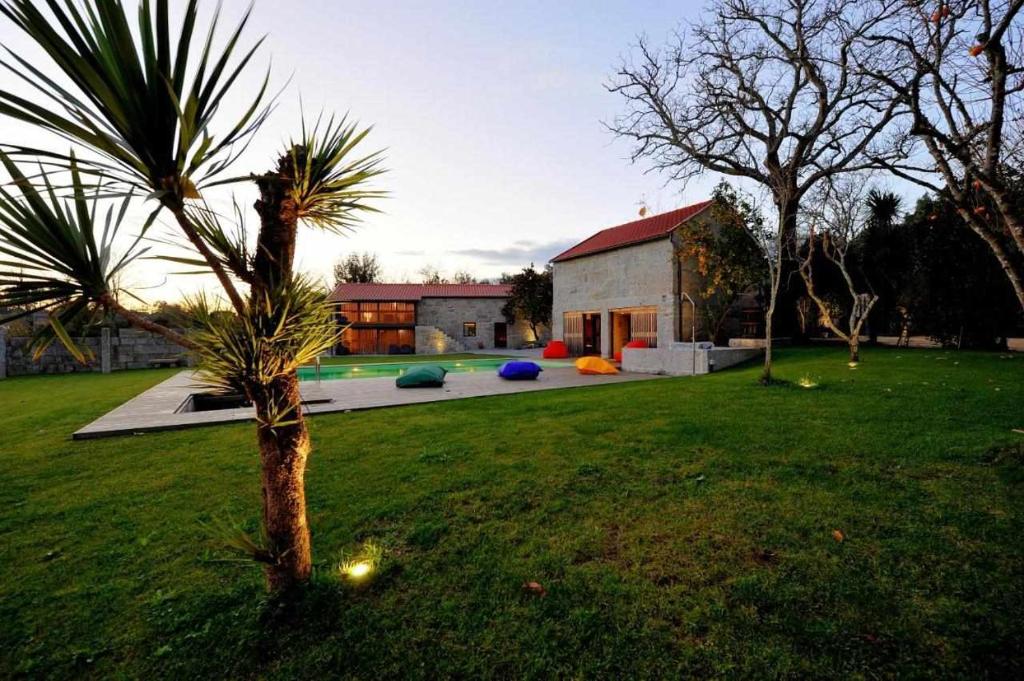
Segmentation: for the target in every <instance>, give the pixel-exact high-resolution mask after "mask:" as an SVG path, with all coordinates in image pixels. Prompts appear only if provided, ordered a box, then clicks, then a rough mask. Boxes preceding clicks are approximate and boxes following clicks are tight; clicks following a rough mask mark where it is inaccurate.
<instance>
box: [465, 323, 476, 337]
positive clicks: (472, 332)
mask: <svg viewBox="0 0 1024 681" xmlns="http://www.w3.org/2000/svg"><path fill="white" fill-rule="evenodd" d="M462 335H463V336H464V337H466V338H474V337H475V336H476V322H462Z"/></svg>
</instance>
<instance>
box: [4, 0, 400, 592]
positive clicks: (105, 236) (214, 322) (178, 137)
mask: <svg viewBox="0 0 1024 681" xmlns="http://www.w3.org/2000/svg"><path fill="white" fill-rule="evenodd" d="M197 4H198V0H189V2H188V3H187V5H186V6H185V7H184V8H183V13H182V17H181V22H180V25H179V26H178V27H177V29H178V30H177V32H175V31H172V28H171V22H170V19H169V7H168V2H167V0H156V1H155V3H154V2H151V1H150V0H140V5H139V8H138V22H137V25H136V27H135V33H134V35H133V32H132V26H131V22H130V21H129V18H128V14H127V12H126V10H125V8H124V7H123V6H122V4H121V2H120V1H119V0H88V1H87V2H85V3H84V4H83V3H79V2H75V0H52V1H51V2H49V3H47V7H48V13H44V12H43V11H42V10H41V9H39V8H38V7H37V6H36V3H34V2H33V1H32V0H0V14H2V15H3V16H5V17H6V18H7V19H8V20H9V21H10V22H12V23H13V24H14V26H15V27H17V28H18V29H20V30H21V31H23V32H24V33H25V34H26V35H27V36H29V37H30V38H31V39H32V40H34V41H35V42H36V43H37V44H38V45H39V46H40V47H41V48H42V49H43V50H44V51H45V52H46V54H47V55H48V56H49V58H50V61H51V64H50V65H51V66H53V67H56V69H57V70H58V71H59V72H60V73H62V74H63V76H64V77H65V78H66V80H67V81H68V82H69V83H70V84H62V83H60V82H58V81H57V80H55V79H54V78H51V77H50V76H48V75H47V73H49V72H51V70H47V69H46V68H43V67H39V66H36V65H34V64H32V63H30V62H29V61H27V60H26V59H25V58H23V57H22V56H20V55H18V54H14V53H13V52H10V51H8V53H7V55H6V56H5V57H3V58H0V64H2V65H3V66H4V67H6V69H7V71H9V72H10V73H11V74H12V75H14V76H18V77H20V78H21V79H22V80H23V81H24V82H25V83H27V84H28V85H29V86H31V88H34V90H35V92H36V93H37V94H38V95H39V96H40V98H39V99H38V100H37V101H34V100H32V99H28V98H25V97H23V96H20V95H17V94H15V93H13V92H12V91H9V90H6V89H3V88H2V87H0V115H6V116H8V117H11V118H15V119H18V120H21V121H23V122H26V123H28V124H31V125H33V126H36V127H38V128H41V129H44V130H48V131H50V132H52V133H54V134H56V135H57V136H59V137H60V138H62V139H63V140H65V141H67V142H70V143H71V144H72V145H73V146H74V147H75V148H76V149H78V152H79V154H80V156H79V157H77V158H76V154H75V152H71V153H68V154H61V153H54V152H52V151H46V150H40V149H31V148H25V147H20V146H17V145H12V144H8V145H7V147H8V151H9V153H4V152H2V151H0V161H2V163H3V165H4V166H5V168H6V170H7V172H8V174H10V175H11V177H12V179H13V181H14V182H13V184H14V185H15V186H16V187H17V190H18V192H19V193H20V196H17V195H15V194H14V193H13V192H8V191H6V190H4V191H0V307H4V306H17V307H18V310H19V311H18V312H17V313H16V314H15V316H21V315H25V314H31V313H33V312H36V311H39V310H45V311H47V312H49V314H50V319H51V324H50V327H49V330H48V332H47V335H46V336H45V337H41V338H40V339H39V341H38V343H37V347H42V346H44V345H45V344H46V343H48V342H50V341H51V340H53V339H55V338H56V339H59V340H61V341H62V342H64V343H65V344H66V345H68V346H70V347H73V343H72V341H71V338H70V336H69V334H68V333H67V330H66V327H67V324H68V323H70V322H73V321H74V322H81V321H89V320H91V319H93V318H95V317H96V316H97V315H101V314H104V313H108V312H110V311H116V312H118V313H120V314H122V315H123V316H124V317H126V318H127V319H128V320H129V321H130V322H131V323H133V324H135V325H137V326H140V327H142V328H145V329H147V330H149V331H152V332H155V333H160V334H162V335H164V336H165V337H167V338H169V339H171V340H173V341H174V342H176V343H179V344H181V345H182V346H184V347H186V348H188V349H189V350H190V351H192V352H193V353H194V354H195V355H196V357H197V358H198V361H199V370H200V375H201V376H202V377H203V379H204V380H205V381H207V382H208V383H209V384H211V385H212V386H214V387H215V388H217V389H220V390H234V391H240V392H242V393H243V394H245V395H246V396H247V397H248V398H249V399H250V400H251V401H252V402H253V404H254V405H255V408H256V417H257V424H256V432H257V441H258V444H259V451H260V461H261V468H262V490H263V495H262V497H263V530H264V534H265V537H266V540H265V545H262V546H257V545H256V544H253V545H252V551H251V553H252V555H253V557H254V558H256V559H258V560H260V561H262V562H264V563H265V571H266V576H267V582H268V586H269V588H270V589H271V590H272V591H273V592H275V593H277V594H287V593H290V592H292V591H293V590H294V589H295V588H296V587H298V586H301V585H302V584H303V583H305V582H306V581H307V580H308V579H309V576H310V572H311V565H312V563H311V549H310V535H309V528H308V524H307V521H306V502H305V484H304V474H305V469H306V459H307V457H308V455H309V451H310V440H309V432H308V430H307V428H306V423H305V421H304V418H303V414H302V409H301V397H300V394H299V383H298V377H297V368H298V366H300V365H301V364H303V363H305V362H308V361H310V360H311V359H313V358H315V357H316V356H317V355H318V354H319V353H321V352H323V351H324V350H325V349H326V348H328V347H330V346H331V345H332V344H333V343H334V342H335V339H336V336H337V329H336V327H335V324H334V321H333V315H332V314H331V308H330V306H329V304H328V303H327V301H326V299H325V297H324V295H323V293H322V292H320V291H318V290H317V287H316V286H314V285H313V284H312V283H311V282H310V281H309V280H307V279H306V278H304V277H302V276H301V275H297V274H296V273H295V272H294V271H293V264H294V254H295V246H296V240H297V228H298V223H299V222H300V221H301V222H304V223H307V224H309V225H312V226H315V227H319V228H323V229H329V230H334V231H340V230H344V229H349V228H351V227H353V226H354V224H355V223H356V222H357V221H358V218H359V214H360V213H361V212H364V211H370V210H374V209H373V207H372V204H373V201H374V200H375V199H377V198H380V197H381V196H382V193H381V192H379V191H375V190H373V189H369V188H367V184H368V183H369V182H370V181H371V180H373V178H375V177H376V176H377V175H379V174H380V173H381V172H383V170H382V168H381V167H380V161H381V157H380V154H379V153H370V154H366V155H361V154H359V153H357V151H356V149H357V147H358V145H359V144H360V143H361V142H362V141H363V140H364V138H365V136H366V134H367V132H368V130H367V129H360V128H359V127H358V126H357V125H355V124H353V123H351V122H349V121H348V120H346V119H345V118H341V119H335V118H330V119H327V120H318V121H317V124H316V125H313V126H311V127H307V126H306V125H305V124H304V123H303V125H302V128H301V130H300V134H299V135H298V137H297V139H294V140H292V141H291V142H290V143H289V144H288V145H287V147H286V149H285V150H284V151H283V152H282V154H281V155H280V157H279V158H278V159H277V163H276V166H275V167H274V169H273V170H271V171H269V172H266V173H261V174H258V175H249V176H245V177H227V178H225V177H224V176H225V174H226V173H227V172H228V171H229V170H230V169H231V167H232V166H233V163H234V161H235V160H236V159H237V157H238V155H239V154H240V153H241V150H242V149H244V148H245V147H246V145H247V143H248V142H249V141H250V140H251V138H252V136H253V134H254V133H255V132H256V131H257V130H258V129H259V128H260V126H261V124H262V123H263V122H264V120H265V119H266V117H267V115H268V113H269V111H270V109H271V106H272V104H273V98H272V97H269V96H268V95H267V87H268V81H269V78H268V77H264V78H263V80H262V85H261V86H260V87H259V89H258V90H256V91H255V92H245V93H239V92H235V90H236V89H237V88H236V84H237V83H238V79H239V76H240V75H241V74H242V73H243V72H244V71H245V69H246V68H247V66H248V65H249V64H250V63H251V61H252V58H253V56H254V54H255V52H256V50H257V49H258V47H259V45H260V43H261V42H262V41H257V42H256V43H255V44H254V45H253V46H252V47H250V48H248V49H245V50H240V48H239V47H238V45H239V41H240V38H241V35H242V32H243V29H244V28H245V25H246V23H247V22H248V19H249V13H248V12H246V14H245V15H244V16H243V17H242V19H241V21H240V22H239V23H238V25H237V26H236V27H235V29H234V30H233V31H232V32H231V33H230V34H229V35H228V36H227V39H226V41H225V42H224V43H223V48H222V49H221V50H220V51H219V52H217V51H215V50H214V49H213V47H212V46H213V43H214V33H215V28H216V25H217V19H218V13H217V12H215V13H214V14H213V16H212V19H211V22H210V26H209V29H208V31H207V32H206V35H205V37H204V38H202V39H201V40H199V41H197V40H196V39H195V38H196V23H197V14H198V6H197ZM250 98H251V101H252V104H251V106H249V108H248V109H247V110H246V111H245V112H243V114H242V115H241V116H240V117H238V118H237V119H236V120H233V121H231V122H229V123H228V124H227V125H221V124H220V123H219V120H218V117H217V116H216V114H217V111H218V109H219V108H220V106H221V105H222V104H223V103H224V102H227V101H232V100H234V101H239V100H243V101H249V99H250ZM18 156H29V157H35V158H36V159H37V160H38V172H34V174H33V175H32V176H31V179H30V176H29V174H28V173H26V172H25V171H24V170H23V169H22V168H21V167H19V166H18V164H17V163H15V161H14V160H13V159H14V158H15V157H18ZM55 166H56V167H57V168H58V169H63V170H56V171H55ZM63 171H68V172H69V174H70V180H69V182H68V184H67V185H66V186H67V187H69V188H70V190H71V196H70V197H67V198H64V199H62V198H61V197H60V193H61V189H60V187H61V185H58V184H57V183H56V182H55V181H54V180H51V175H52V174H53V173H54V172H62V173H63ZM39 178H41V182H40V180H39ZM33 180H35V181H33ZM242 180H250V181H253V182H255V184H256V185H257V187H258V189H259V200H258V201H257V202H256V204H255V208H256V212H257V215H258V216H259V219H260V227H259V231H258V234H257V236H256V239H255V247H254V248H250V247H249V245H248V244H247V240H246V233H245V226H244V221H243V220H242V219H241V218H242V211H241V210H240V209H238V208H237V206H236V218H237V219H236V220H235V224H234V225H231V224H225V222H226V220H225V219H224V218H222V217H221V216H219V215H218V214H217V213H216V212H214V211H213V210H211V209H210V208H209V207H208V206H207V205H206V204H205V202H204V201H203V200H202V193H203V192H204V191H205V190H206V189H207V188H209V187H213V186H216V185H218V184H226V183H229V182H237V181H242ZM39 185H41V186H39ZM55 187H56V188H55ZM90 191H95V194H94V195H93V196H92V197H91V198H90V197H89V196H88V195H87V194H88V193H89V192H90ZM133 193H141V194H143V195H146V196H148V197H149V198H150V199H152V200H155V201H156V203H157V207H156V210H155V211H153V213H152V214H151V215H150V218H149V220H147V221H146V223H145V224H143V225H141V226H140V230H139V235H138V236H137V237H136V240H135V242H134V243H133V244H132V245H131V247H130V248H129V249H128V250H127V251H126V252H125V253H124V254H123V255H121V256H120V257H116V256H115V255H114V248H113V240H114V236H115V235H116V234H117V233H118V231H119V229H122V227H123V223H124V221H125V214H126V209H127V206H128V202H129V201H130V200H131V197H132V194H133ZM111 194H114V195H118V194H119V195H120V196H121V197H122V198H121V204H120V206H119V208H118V210H117V211H116V212H115V211H114V210H112V209H110V210H108V211H107V212H106V215H105V217H103V213H102V211H99V210H97V207H98V204H99V203H101V202H103V201H106V200H109V199H108V198H107V197H109V196H110V195H111ZM160 213H168V214H170V215H171V216H172V217H173V220H174V223H175V225H176V226H177V228H178V229H179V230H180V232H181V234H182V235H183V236H184V237H185V238H186V239H187V241H188V243H189V244H190V245H191V247H192V248H193V249H194V251H195V255H194V257H186V258H180V257H178V258H171V259H173V260H176V261H178V262H183V263H187V264H189V265H193V266H199V267H201V268H203V269H205V270H208V271H211V272H213V274H215V275H216V277H217V279H218V281H219V282H220V285H221V287H222V290H223V294H224V296H225V297H226V298H227V301H228V303H229V304H230V307H231V314H227V315H225V314H223V313H216V314H215V312H216V311H215V310H214V309H213V308H214V305H213V303H211V302H210V297H208V296H206V295H201V296H199V298H198V299H197V300H196V301H194V305H193V314H194V317H195V319H194V322H195V325H196V327H197V330H196V331H194V332H192V333H190V334H188V335H186V336H182V335H180V334H178V333H176V332H174V331H172V330H171V329H168V328H166V327H163V326H161V325H159V324H156V323H153V322H150V321H147V320H145V319H143V318H141V317H140V316H138V315H135V314H133V313H132V312H131V311H130V310H128V309H126V308H125V307H124V306H123V305H122V303H121V302H120V301H121V300H122V299H123V296H124V295H130V293H129V292H127V291H122V290H120V289H119V288H118V286H117V283H116V282H117V281H118V275H119V274H120V273H121V272H122V271H123V270H124V269H125V267H127V266H128V265H129V264H130V263H131V262H133V261H134V260H135V259H137V258H138V257H139V256H140V255H142V253H143V252H145V250H146V249H145V248H142V247H141V246H140V241H139V238H141V236H142V235H144V234H145V232H146V229H147V228H148V227H149V225H150V224H151V223H152V221H153V220H154V219H155V218H156V217H157V215H158V214H160ZM97 216H100V217H97ZM101 223H102V224H101ZM97 234H99V236H97ZM246 288H247V289H248V295H244V292H245V289H246ZM0 321H4V320H0Z"/></svg>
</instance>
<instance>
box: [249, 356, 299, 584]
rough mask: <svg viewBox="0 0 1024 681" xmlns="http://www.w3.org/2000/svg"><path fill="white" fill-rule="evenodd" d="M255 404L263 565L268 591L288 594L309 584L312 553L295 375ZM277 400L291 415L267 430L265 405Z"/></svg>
mask: <svg viewBox="0 0 1024 681" xmlns="http://www.w3.org/2000/svg"><path fill="white" fill-rule="evenodd" d="M261 397H262V399H259V400H256V414H257V417H258V419H259V425H258V426H257V440H258V442H259V448H260V464H261V473H262V476H261V477H262V492H263V527H264V531H265V532H266V538H267V544H268V546H267V549H268V550H269V552H270V556H271V561H270V562H269V563H268V564H267V566H266V576H267V585H268V587H269V588H270V590H271V592H273V593H276V594H287V593H290V592H293V591H295V590H296V588H298V587H300V586H301V585H302V584H304V583H305V582H307V581H308V580H309V576H310V571H311V570H312V551H311V544H310V536H309V525H308V523H307V522H306V458H307V457H308V456H309V451H310V443H309V431H308V429H307V428H306V422H305V419H304V418H303V415H302V409H301V399H302V398H301V396H300V395H299V380H298V377H297V376H295V375H294V374H292V375H289V376H285V377H283V378H280V379H278V380H276V381H275V382H274V383H273V384H271V386H269V389H268V390H267V392H266V393H265V394H264V395H262V396H261ZM275 399H280V400H282V401H284V402H286V403H287V404H288V405H289V407H292V406H293V405H299V406H298V408H294V413H293V414H291V415H289V416H288V417H287V418H286V419H285V420H286V421H288V423H286V424H285V425H277V426H271V425H269V423H268V422H269V421H270V420H271V418H272V414H270V413H269V411H268V406H270V405H272V404H273V402H274V400H275Z"/></svg>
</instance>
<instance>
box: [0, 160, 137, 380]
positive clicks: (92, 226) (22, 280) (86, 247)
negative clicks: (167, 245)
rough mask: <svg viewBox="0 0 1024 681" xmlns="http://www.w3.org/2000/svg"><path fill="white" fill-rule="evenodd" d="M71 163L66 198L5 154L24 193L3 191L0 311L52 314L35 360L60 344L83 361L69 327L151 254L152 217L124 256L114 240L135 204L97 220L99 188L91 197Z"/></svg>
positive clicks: (91, 313)
mask: <svg viewBox="0 0 1024 681" xmlns="http://www.w3.org/2000/svg"><path fill="white" fill-rule="evenodd" d="M70 159H71V166H70V170H71V173H70V178H71V179H70V185H69V186H70V188H71V190H72V192H71V194H72V195H71V197H70V198H64V197H59V196H58V194H57V191H56V189H55V188H54V185H53V183H52V182H51V180H50V176H49V175H48V174H47V173H46V172H45V171H43V170H42V168H40V171H39V173H38V174H37V177H39V178H41V179H42V187H37V186H36V185H34V184H33V183H32V182H30V181H29V179H28V177H27V176H26V175H25V173H24V172H23V171H22V170H21V168H19V167H18V166H17V165H16V164H15V163H14V162H13V161H12V160H11V159H10V157H9V156H7V155H6V154H4V152H2V151H0V164H2V165H3V167H4V168H5V169H6V171H7V173H8V174H9V175H10V176H11V179H12V182H11V184H13V185H14V186H15V187H17V190H18V192H19V194H20V195H15V194H14V193H12V191H9V190H8V189H7V187H5V186H3V185H0V308H10V309H11V310H13V311H12V312H9V313H8V314H7V315H6V316H5V317H3V318H2V319H0V322H5V321H10V320H12V319H17V318H19V317H24V316H27V315H30V314H32V313H33V312H37V311H40V310H45V311H48V312H50V320H51V324H50V327H49V328H48V329H46V330H45V331H43V332H42V334H41V335H40V336H39V337H38V338H37V339H36V341H35V342H34V343H33V347H34V350H35V352H36V354H37V355H38V354H39V353H41V352H42V351H43V350H45V349H46V347H47V346H48V345H49V344H50V343H51V342H52V341H53V340H54V339H57V340H60V341H62V342H63V343H64V344H65V345H68V349H69V350H70V351H71V352H72V353H73V354H76V356H78V357H80V358H81V359H83V361H84V356H82V355H80V351H79V350H78V349H77V348H75V347H74V345H73V344H72V343H70V336H69V334H68V333H67V331H66V328H67V327H68V326H70V325H71V324H72V323H76V324H78V323H81V322H83V321H85V320H92V319H93V318H95V317H96V315H97V313H98V311H99V309H100V308H102V307H103V299H104V297H105V296H109V295H113V293H114V291H115V289H116V285H115V278H116V277H117V275H118V274H119V273H120V272H121V271H122V270H124V268H125V267H127V266H128V264H129V263H131V262H132V261H133V260H135V259H136V258H138V257H139V256H141V255H143V254H144V253H145V252H146V250H147V249H146V248H143V247H141V246H140V239H141V238H142V235H143V234H145V231H146V229H148V227H149V225H150V224H151V222H152V219H153V217H155V216H151V217H150V221H148V222H147V223H146V224H145V225H143V228H142V231H141V233H140V234H139V235H138V236H136V237H135V239H134V240H133V241H132V242H131V243H130V244H129V246H128V248H127V250H125V251H124V252H123V253H120V254H119V253H118V252H117V251H115V248H114V241H115V239H116V238H117V235H118V233H119V232H120V230H121V227H122V225H123V223H124V219H125V213H126V211H127V209H128V204H129V202H130V201H131V197H130V196H127V197H125V198H124V199H123V200H122V201H121V203H120V205H119V206H118V205H109V206H108V207H107V210H106V211H105V213H103V214H99V205H100V199H99V191H100V190H99V188H98V187H96V188H95V190H94V191H93V193H92V195H91V196H87V193H86V192H87V186H86V185H85V184H84V183H83V180H82V176H81V174H80V172H79V168H78V164H77V162H76V161H75V158H74V156H73V155H72V156H70Z"/></svg>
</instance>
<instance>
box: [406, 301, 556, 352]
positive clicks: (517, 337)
mask: <svg viewBox="0 0 1024 681" xmlns="http://www.w3.org/2000/svg"><path fill="white" fill-rule="evenodd" d="M505 300H506V299H505V298H424V299H423V300H421V301H420V302H419V303H418V304H417V307H416V323H417V324H418V325H421V326H424V327H435V328H437V329H440V330H441V331H442V332H443V333H444V334H447V335H448V336H450V337H451V338H452V339H454V340H455V342H456V343H457V344H461V345H462V348H463V349H465V350H466V351H470V352H471V351H473V350H476V349H478V348H479V347H481V345H482V346H483V347H484V348H493V347H494V324H495V322H505V317H504V315H502V314H501V309H502V308H503V307H504V306H505ZM465 322H475V323H476V336H472V337H466V336H464V335H463V333H462V332H463V324H464V323H465ZM541 336H542V338H541V340H546V339H547V338H548V337H550V334H548V333H546V330H544V329H542V330H541ZM533 341H534V339H533V333H532V332H531V331H530V326H529V325H528V324H527V323H526V322H524V321H522V320H516V322H515V323H514V324H509V325H508V347H509V348H519V347H522V346H523V345H524V344H525V343H528V342H533ZM431 347H432V346H431V345H430V344H429V341H428V342H427V343H421V342H420V330H419V326H417V328H416V351H417V352H419V353H426V352H430V351H431V350H430V348H431Z"/></svg>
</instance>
